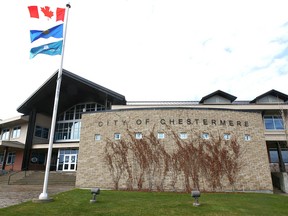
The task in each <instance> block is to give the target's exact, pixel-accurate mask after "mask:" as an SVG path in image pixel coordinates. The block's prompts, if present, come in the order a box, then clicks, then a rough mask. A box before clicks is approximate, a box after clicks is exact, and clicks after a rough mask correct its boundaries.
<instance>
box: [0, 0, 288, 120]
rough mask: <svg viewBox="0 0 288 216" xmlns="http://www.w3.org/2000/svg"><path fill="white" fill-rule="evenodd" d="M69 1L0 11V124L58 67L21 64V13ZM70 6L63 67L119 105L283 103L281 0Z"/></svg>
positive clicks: (24, 36) (25, 40)
mask: <svg viewBox="0 0 288 216" xmlns="http://www.w3.org/2000/svg"><path fill="white" fill-rule="evenodd" d="M67 2H68V1H64V0H25V1H23V0H9V1H3V2H2V3H1V9H2V10H1V13H0V20H1V34H0V40H1V42H2V43H1V52H0V55H1V63H0V68H1V70H0V71H1V72H0V73H1V84H0V90H1V104H0V119H6V118H10V117H14V116H17V115H20V114H19V113H17V111H16V109H17V108H18V107H19V106H20V105H21V104H22V103H23V102H24V101H25V100H26V99H27V98H28V97H29V96H31V95H32V93H34V92H35V91H36V90H37V89H38V88H39V87H40V86H41V85H42V84H43V83H44V82H45V81H46V80H47V79H48V78H49V77H50V76H51V75H52V74H53V73H54V72H55V71H56V70H57V69H58V68H59V66H60V59H61V58H60V56H48V55H38V56H36V57H35V58H34V59H29V51H30V49H31V48H32V47H33V45H34V44H31V43H30V35H29V30H32V28H33V27H34V26H33V25H34V24H35V20H33V19H31V18H30V16H29V12H28V9H27V6H30V5H38V6H51V7H52V6H57V7H65V5H66V3H67ZM70 3H71V9H70V11H69V20H68V26H67V28H68V29H67V36H66V47H65V53H64V62H63V68H64V69H67V70H69V71H71V72H73V73H75V74H77V75H79V76H82V77H84V78H86V79H88V80H91V81H93V82H95V83H97V84H99V85H102V86H104V87H106V88H109V89H111V90H113V91H116V92H118V93H120V94H122V95H124V96H125V97H126V100H127V101H139V100H145V101H147V100H149V101H151V100H152V101H155V100H165V101H167V100H169V101H193V100H200V99H201V98H202V97H203V96H206V95H208V94H210V93H212V92H214V91H216V90H219V89H220V90H222V91H225V92H227V93H229V94H232V95H234V96H236V97H237V100H253V99H254V98H255V97H257V96H259V95H261V94H263V93H265V92H267V91H269V90H271V89H276V90H278V91H280V92H283V93H285V94H288V87H287V81H288V55H287V54H288V1H287V0H263V1H251V0H249V1H248V0H247V1H245V0H206V1H205V0H201V1H200V0H198V1H196V0H194V1H192V0H93V1H92V0H89V1H88V0H71V1H70ZM38 23H39V22H38ZM50 23H51V27H52V26H54V25H56V24H55V23H53V22H50ZM46 24H47V20H45V25H46ZM40 26H41V22H40ZM43 26H44V23H43ZM39 30H40V29H39ZM43 30H44V29H43ZM43 41H44V42H43ZM42 42H43V43H42V44H44V43H46V42H45V40H44V39H43V40H42ZM47 43H48V42H47Z"/></svg>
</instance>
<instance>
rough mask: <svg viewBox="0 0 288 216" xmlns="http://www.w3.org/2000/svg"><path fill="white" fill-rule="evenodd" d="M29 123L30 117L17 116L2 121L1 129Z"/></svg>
mask: <svg viewBox="0 0 288 216" xmlns="http://www.w3.org/2000/svg"><path fill="white" fill-rule="evenodd" d="M28 121H29V116H23V115H22V116H16V117H13V118H9V119H5V120H3V121H0V127H1V128H6V127H7V128H9V127H12V126H15V125H20V124H23V123H27V122H28Z"/></svg>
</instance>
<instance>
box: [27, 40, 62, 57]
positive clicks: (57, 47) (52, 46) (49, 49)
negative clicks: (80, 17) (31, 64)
mask: <svg viewBox="0 0 288 216" xmlns="http://www.w3.org/2000/svg"><path fill="white" fill-rule="evenodd" d="M62 45H63V40H60V41H57V42H54V43H49V44H44V45H41V46H38V47H33V48H32V49H31V50H30V59H32V58H34V57H35V56H36V55H38V54H46V55H51V56H54V55H61V54H62Z"/></svg>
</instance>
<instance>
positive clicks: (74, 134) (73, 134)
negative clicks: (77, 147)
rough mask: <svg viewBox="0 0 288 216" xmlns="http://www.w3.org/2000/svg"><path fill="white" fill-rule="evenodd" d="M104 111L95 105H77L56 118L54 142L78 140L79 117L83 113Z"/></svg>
mask: <svg viewBox="0 0 288 216" xmlns="http://www.w3.org/2000/svg"><path fill="white" fill-rule="evenodd" d="M99 110H105V106H103V105H101V104H97V103H84V104H77V105H75V106H73V107H71V108H70V109H68V110H66V111H65V112H63V113H61V114H60V115H59V116H58V117H57V124H56V129H55V140H56V141H66V140H69V141H71V140H74V141H78V140H80V130H81V115H82V113H84V112H95V111H99Z"/></svg>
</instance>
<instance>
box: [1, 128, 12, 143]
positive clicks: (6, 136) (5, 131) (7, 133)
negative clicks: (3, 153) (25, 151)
mask: <svg viewBox="0 0 288 216" xmlns="http://www.w3.org/2000/svg"><path fill="white" fill-rule="evenodd" d="M9 137H10V131H9V129H8V128H4V129H3V130H2V137H1V139H2V140H9Z"/></svg>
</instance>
